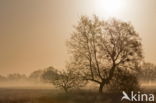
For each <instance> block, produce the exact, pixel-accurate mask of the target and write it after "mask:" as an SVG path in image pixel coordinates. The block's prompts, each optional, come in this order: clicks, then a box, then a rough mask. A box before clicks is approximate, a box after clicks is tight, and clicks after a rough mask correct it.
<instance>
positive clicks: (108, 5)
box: [95, 0, 124, 16]
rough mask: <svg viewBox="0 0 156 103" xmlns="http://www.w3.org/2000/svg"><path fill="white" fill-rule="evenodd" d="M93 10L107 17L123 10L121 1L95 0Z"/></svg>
mask: <svg viewBox="0 0 156 103" xmlns="http://www.w3.org/2000/svg"><path fill="white" fill-rule="evenodd" d="M95 9H96V11H97V12H99V13H105V14H106V15H109V16H115V15H116V14H118V13H120V12H122V11H123V10H124V1H123V0H95Z"/></svg>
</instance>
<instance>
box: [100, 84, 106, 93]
mask: <svg viewBox="0 0 156 103" xmlns="http://www.w3.org/2000/svg"><path fill="white" fill-rule="evenodd" d="M104 85H105V84H104V83H103V82H102V83H101V84H100V86H99V93H100V94H102V93H103V87H104Z"/></svg>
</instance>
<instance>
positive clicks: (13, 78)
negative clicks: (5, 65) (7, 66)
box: [7, 73, 27, 81]
mask: <svg viewBox="0 0 156 103" xmlns="http://www.w3.org/2000/svg"><path fill="white" fill-rule="evenodd" d="M7 79H8V80H9V81H23V80H26V79H27V76H26V75H25V74H19V73H14V74H9V75H8V76H7Z"/></svg>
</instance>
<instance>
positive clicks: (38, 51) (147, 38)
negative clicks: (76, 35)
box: [0, 0, 156, 75]
mask: <svg viewBox="0 0 156 103" xmlns="http://www.w3.org/2000/svg"><path fill="white" fill-rule="evenodd" d="M104 1H106V0H104ZM118 1H119V2H120V3H122V7H121V8H114V9H112V8H113V7H114V4H117V3H116V2H115V3H114V4H113V5H112V6H111V5H110V4H109V5H110V6H109V5H107V2H103V1H102V0H0V74H4V75H6V74H9V73H15V72H19V73H26V74H29V73H31V72H32V71H34V70H37V69H42V68H46V67H48V66H51V65H52V66H54V67H56V68H58V69H62V68H64V65H65V61H66V60H67V58H68V56H67V48H66V45H65V42H66V40H67V39H68V37H69V35H70V33H71V32H72V31H73V25H75V24H76V23H77V21H78V19H79V17H80V16H81V15H88V16H91V15H93V14H96V15H97V16H99V17H101V18H108V17H112V16H114V17H116V18H119V19H123V20H126V21H130V22H131V23H132V24H133V25H134V27H135V29H136V31H137V32H138V33H139V34H140V36H141V38H142V42H143V48H144V54H145V60H146V61H149V62H152V63H155V64H156V0H118ZM103 6H105V7H107V6H109V7H107V8H103ZM105 9H107V11H106V10H105ZM117 9H118V10H117Z"/></svg>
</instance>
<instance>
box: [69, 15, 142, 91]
mask: <svg viewBox="0 0 156 103" xmlns="http://www.w3.org/2000/svg"><path fill="white" fill-rule="evenodd" d="M67 45H68V46H69V50H70V52H71V54H72V58H73V63H74V64H75V68H76V69H78V70H79V71H81V73H82V75H83V76H84V78H85V79H86V80H90V81H92V82H95V83H97V84H99V92H100V93H102V90H103V87H104V86H105V85H106V84H108V83H110V81H111V80H112V78H113V76H114V72H115V70H117V69H127V70H130V71H133V70H136V69H138V66H139V63H140V61H141V60H142V57H143V56H142V45H141V39H140V37H139V35H138V33H137V32H136V31H135V30H134V28H133V26H132V25H131V24H130V23H127V22H123V21H120V20H116V19H110V20H107V21H105V20H100V19H99V18H98V17H96V16H94V17H93V18H88V17H86V16H82V17H81V19H80V21H79V23H78V25H77V26H75V31H74V32H73V33H72V35H71V37H70V40H69V41H68V42H67Z"/></svg>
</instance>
